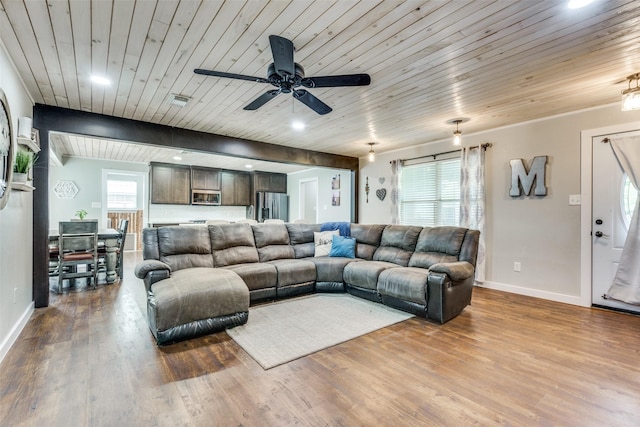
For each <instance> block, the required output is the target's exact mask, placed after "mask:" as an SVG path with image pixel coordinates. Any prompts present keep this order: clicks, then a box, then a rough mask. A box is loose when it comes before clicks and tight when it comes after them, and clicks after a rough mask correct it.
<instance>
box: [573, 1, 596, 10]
mask: <svg viewBox="0 0 640 427" xmlns="http://www.w3.org/2000/svg"><path fill="white" fill-rule="evenodd" d="M593 1H594V0H569V3H568V4H567V7H568V8H569V9H580V8H581V7H585V6H587V5H589V4H591V3H593Z"/></svg>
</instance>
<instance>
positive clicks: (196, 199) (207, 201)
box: [191, 189, 221, 206]
mask: <svg viewBox="0 0 640 427" xmlns="http://www.w3.org/2000/svg"><path fill="white" fill-rule="evenodd" d="M220 201H221V200H220V191H218V190H196V189H193V190H191V204H192V205H213V206H217V205H220Z"/></svg>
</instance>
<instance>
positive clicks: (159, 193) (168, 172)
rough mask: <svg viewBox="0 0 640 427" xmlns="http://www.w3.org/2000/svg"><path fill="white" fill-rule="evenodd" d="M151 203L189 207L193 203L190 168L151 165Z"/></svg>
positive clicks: (162, 164)
mask: <svg viewBox="0 0 640 427" xmlns="http://www.w3.org/2000/svg"><path fill="white" fill-rule="evenodd" d="M150 169H151V179H150V181H151V203H157V204H172V205H188V204H189V203H190V202H191V187H190V178H191V168H189V166H181V165H170V164H165V163H151V168H150Z"/></svg>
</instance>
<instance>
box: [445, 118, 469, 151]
mask: <svg viewBox="0 0 640 427" xmlns="http://www.w3.org/2000/svg"><path fill="white" fill-rule="evenodd" d="M468 121H469V119H467V118H464V117H462V118H457V119H451V120H449V121H448V122H447V124H450V125H456V130H455V131H453V145H456V146H458V145H460V144H461V143H462V131H461V130H460V128H459V125H460V123H465V122H468Z"/></svg>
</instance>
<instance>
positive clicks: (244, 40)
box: [176, 2, 288, 112]
mask: <svg viewBox="0 0 640 427" xmlns="http://www.w3.org/2000/svg"><path fill="white" fill-rule="evenodd" d="M287 5H288V4H287V3H285V2H270V3H267V5H266V7H265V8H264V9H262V10H261V11H260V14H259V15H258V16H257V17H256V18H255V19H254V21H253V22H254V24H253V25H252V27H251V32H245V33H243V34H242V36H240V37H239V38H238V40H237V42H236V44H237V45H238V46H246V49H245V51H244V52H243V54H244V53H246V52H247V51H250V50H251V49H252V47H253V46H254V44H255V41H256V39H255V35H256V34H257V33H262V31H263V29H264V27H266V26H267V25H269V23H270V22H271V18H270V16H272V14H273V13H275V12H278V13H279V12H282V10H284V9H285V8H286V6H287ZM243 54H240V55H235V56H234V58H239V57H242V55H243ZM232 55H233V53H232ZM231 62H232V63H233V61H231ZM184 72H185V73H193V71H192V70H186V69H185V70H184ZM176 112H177V111H176Z"/></svg>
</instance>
